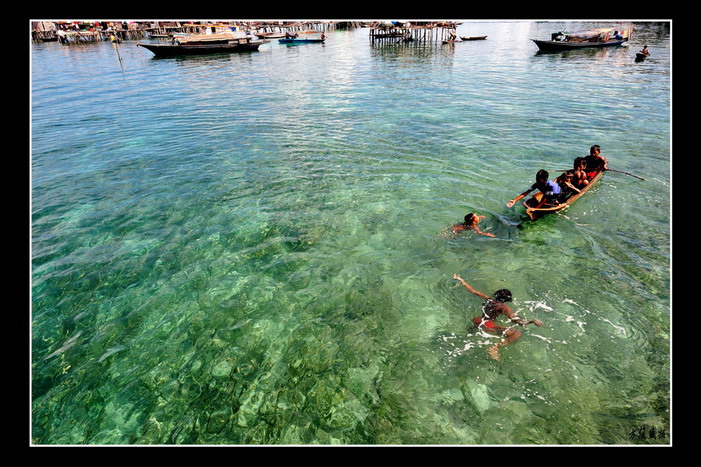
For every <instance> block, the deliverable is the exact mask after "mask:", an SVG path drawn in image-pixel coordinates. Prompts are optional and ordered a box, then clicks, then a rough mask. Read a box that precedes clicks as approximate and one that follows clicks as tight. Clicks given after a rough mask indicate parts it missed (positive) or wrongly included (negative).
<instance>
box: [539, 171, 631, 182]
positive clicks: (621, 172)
mask: <svg viewBox="0 0 701 467" xmlns="http://www.w3.org/2000/svg"><path fill="white" fill-rule="evenodd" d="M570 170H572V169H565V170H553V172H568V171H570ZM606 170H608V171H609V172H618V173H619V174H624V175H630V176H631V177H635V178H637V179H639V180H645V179H644V178H643V177H638V176H637V175H634V174H632V173H630V172H624V171H622V170H616V169H606Z"/></svg>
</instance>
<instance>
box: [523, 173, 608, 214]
mask: <svg viewBox="0 0 701 467" xmlns="http://www.w3.org/2000/svg"><path fill="white" fill-rule="evenodd" d="M603 175H604V172H603V171H601V172H599V173H597V174H596V175H595V176H594V178H592V179H591V180H590V181H589V184H588V185H587V186H585V187H584V188H582V189H581V190H580V192H579V193H574V194H572V195H571V196H570V197H569V198H567V200H566V201H564V202H562V203H560V204H556V205H554V206H551V205H545V206H543V207H541V208H538V209H536V208H535V206H537V205H538V204H539V203H540V200H541V199H542V198H543V194H542V193H541V192H539V191H537V192H536V193H535V194H534V195H533V196H532V197H531V198H530V199H528V200H526V201H524V202H523V205H524V206H525V207H526V215H527V216H528V217H529V218H530V219H531V220H537V219H540V218H541V217H543V216H545V215H547V214H552V213H555V212H558V211H562V210H563V209H565V208H566V207H568V206H569V205H571V204H572V203H574V202H575V201H576V200H577V199H579V197H580V196H582V195H583V194H584V193H586V192H587V191H589V190H590V189H591V187H593V186H594V185H596V182H598V181H599V180H600V179H601V177H602V176H603Z"/></svg>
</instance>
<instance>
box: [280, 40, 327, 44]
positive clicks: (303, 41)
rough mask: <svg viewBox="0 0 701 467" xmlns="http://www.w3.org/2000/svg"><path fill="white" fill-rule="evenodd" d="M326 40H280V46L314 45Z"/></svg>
mask: <svg viewBox="0 0 701 467" xmlns="http://www.w3.org/2000/svg"><path fill="white" fill-rule="evenodd" d="M325 40H326V39H278V42H279V43H280V44H313V43H321V42H324V41H325Z"/></svg>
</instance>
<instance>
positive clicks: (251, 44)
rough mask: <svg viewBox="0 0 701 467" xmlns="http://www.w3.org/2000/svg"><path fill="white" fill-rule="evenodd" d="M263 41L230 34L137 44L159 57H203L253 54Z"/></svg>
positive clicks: (176, 36) (184, 37)
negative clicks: (162, 42)
mask: <svg viewBox="0 0 701 467" xmlns="http://www.w3.org/2000/svg"><path fill="white" fill-rule="evenodd" d="M262 43H263V41H254V40H252V39H251V38H250V37H236V36H232V35H230V34H216V35H215V34H212V35H203V36H178V35H175V36H173V41H172V42H171V43H170V44H143V43H139V44H136V45H138V46H140V47H143V48H145V49H147V50H150V51H151V52H153V53H154V54H155V55H156V56H157V57H173V56H177V55H202V54H212V53H227V52H252V51H256V50H258V47H260V45H261V44H262Z"/></svg>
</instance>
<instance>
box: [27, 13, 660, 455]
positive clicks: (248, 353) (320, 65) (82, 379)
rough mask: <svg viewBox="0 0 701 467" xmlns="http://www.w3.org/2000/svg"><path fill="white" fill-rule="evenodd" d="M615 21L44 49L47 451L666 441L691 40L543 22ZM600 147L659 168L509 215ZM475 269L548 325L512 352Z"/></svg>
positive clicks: (36, 95) (38, 351) (37, 404)
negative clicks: (675, 77)
mask: <svg viewBox="0 0 701 467" xmlns="http://www.w3.org/2000/svg"><path fill="white" fill-rule="evenodd" d="M598 25H599V24H597V25H592V24H581V25H580V24H576V23H558V22H541V23H539V22H479V23H464V24H463V25H461V26H460V29H459V31H458V32H459V33H461V34H462V35H484V34H487V35H488V39H487V40H486V41H479V42H465V43H461V44H456V45H454V46H448V45H442V44H412V45H373V44H371V42H370V41H369V39H368V31H367V30H366V29H357V30H352V31H332V32H330V33H329V34H328V36H329V38H328V40H327V43H326V44H324V45H319V44H310V45H305V46H283V45H280V44H277V43H270V44H265V45H263V46H262V47H261V48H260V50H259V51H258V52H255V53H246V54H231V55H212V56H202V57H189V58H172V59H156V58H154V57H153V55H152V54H151V53H150V52H148V51H146V50H145V49H142V48H139V47H136V45H135V42H125V43H123V44H122V45H121V46H120V53H121V57H122V60H123V63H122V64H121V66H120V62H119V60H118V59H117V56H116V54H115V50H114V48H113V46H112V45H111V44H109V43H101V44H90V45H75V46H62V45H60V44H56V43H53V44H52V43H45V44H32V46H31V67H32V69H31V111H32V113H31V117H32V120H31V131H32V133H31V145H32V148H31V171H32V172H31V176H32V179H31V182H32V199H31V203H32V204H31V208H32V251H31V256H32V310H31V313H32V315H31V323H32V328H31V333H32V334H31V351H32V354H31V371H32V407H31V410H32V433H31V440H32V442H33V443H35V444H336V443H338V444H637V443H669V442H670V436H669V435H670V426H669V422H670V413H669V410H670V399H669V385H670V374H669V369H670V364H669V363H670V345H669V344H670V322H669V319H670V292H669V288H670V274H669V267H670V240H669V233H670V183H671V182H670V167H671V151H670V133H671V127H670V31H669V28H666V27H665V25H664V24H659V23H647V24H637V25H636V33H635V35H634V37H633V40H632V41H631V42H630V44H629V46H628V47H617V48H612V49H607V50H590V51H580V52H572V53H570V52H565V53H548V54H542V53H538V52H537V48H536V46H535V45H534V44H533V43H532V42H531V41H530V39H531V38H547V37H549V35H550V33H551V32H554V31H557V30H561V29H569V30H574V29H579V28H580V27H579V26H582V28H586V27H590V26H598ZM644 44H647V45H648V46H649V47H650V50H651V51H652V56H651V57H650V58H649V59H647V60H646V61H644V62H641V63H635V62H634V57H635V52H636V51H637V50H639V49H640V48H642V45H644ZM591 144H600V145H601V146H602V148H603V154H604V155H605V156H607V157H608V158H609V161H610V166H611V167H612V168H616V169H619V170H624V171H628V172H632V173H635V174H638V175H641V176H643V177H644V178H645V179H646V180H645V181H640V180H637V179H634V178H632V177H627V176H625V175H622V174H615V173H607V174H606V175H605V177H604V179H603V181H602V182H600V184H599V185H598V186H597V187H595V188H594V189H593V190H592V191H591V192H590V193H589V194H587V195H586V196H585V197H583V198H582V199H581V200H579V201H578V202H577V203H576V204H575V205H574V206H572V207H571V208H570V209H568V210H567V211H566V212H564V213H562V214H558V215H554V216H550V217H548V218H545V219H542V220H540V221H538V222H537V223H527V222H526V223H523V221H522V218H521V213H522V209H519V207H515V208H513V209H507V208H506V207H505V204H506V202H507V201H508V200H509V199H511V198H513V197H514V196H515V195H517V194H518V193H520V192H521V191H523V190H524V189H525V188H526V187H528V186H529V185H530V184H531V183H532V178H533V175H534V174H535V172H536V171H537V170H538V169H540V168H545V169H550V170H557V169H566V168H569V166H570V164H571V161H572V159H573V158H574V157H575V156H578V155H585V154H586V153H587V151H588V148H589V146H590V145H591ZM471 211H475V212H478V213H480V214H483V215H485V216H486V219H485V220H484V221H482V223H481V224H480V225H481V227H482V228H483V230H485V231H488V232H491V233H494V234H495V235H496V238H487V237H481V236H476V235H474V234H466V235H463V236H462V237H458V238H455V239H446V238H443V237H442V235H441V232H442V230H443V229H444V228H446V227H449V226H450V225H452V224H453V223H456V222H458V221H459V220H461V218H462V217H463V216H464V215H465V214H466V213H467V212H471ZM455 273H459V274H460V275H462V277H464V278H465V279H466V280H467V282H468V283H470V284H471V285H473V286H474V287H475V288H477V289H478V290H480V291H482V292H485V293H487V294H491V293H492V292H493V291H494V290H496V289H499V288H504V287H506V288H509V289H510V290H511V291H512V292H513V294H514V302H513V304H512V305H513V308H514V309H515V310H517V311H518V312H519V313H520V314H522V315H524V316H526V317H527V318H529V319H534V318H537V319H540V320H542V321H543V322H544V326H543V327H540V328H536V327H532V326H530V327H528V328H526V329H525V330H524V333H523V337H522V338H521V340H520V341H519V342H517V343H515V344H514V345H512V346H508V347H507V348H505V349H504V350H503V351H502V359H501V360H500V361H498V362H496V361H493V360H491V359H489V358H488V356H487V354H486V349H487V348H488V346H490V345H492V344H493V343H494V338H493V337H490V336H486V335H481V334H480V333H477V332H475V330H473V329H471V328H470V327H469V325H470V324H471V318H472V317H473V316H477V315H478V314H479V313H480V307H481V300H480V299H479V298H478V297H475V296H473V295H471V294H469V293H468V292H467V291H466V290H465V289H464V288H460V287H459V288H456V287H455V285H456V283H455V281H454V280H453V279H452V276H453V274H455ZM653 429H654V430H655V431H654V432H653V431H652V430H653Z"/></svg>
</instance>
